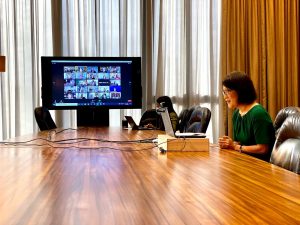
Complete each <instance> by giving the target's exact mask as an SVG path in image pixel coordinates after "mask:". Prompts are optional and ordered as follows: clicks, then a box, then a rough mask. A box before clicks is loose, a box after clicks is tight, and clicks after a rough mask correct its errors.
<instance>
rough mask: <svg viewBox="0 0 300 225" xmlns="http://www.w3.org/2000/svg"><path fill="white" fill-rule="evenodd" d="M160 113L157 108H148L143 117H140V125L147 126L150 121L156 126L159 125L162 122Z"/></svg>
mask: <svg viewBox="0 0 300 225" xmlns="http://www.w3.org/2000/svg"><path fill="white" fill-rule="evenodd" d="M159 117H160V115H159V114H158V113H157V112H156V109H148V110H146V111H145V112H144V113H143V115H142V117H141V119H140V123H139V126H145V125H147V124H149V123H151V124H152V125H154V126H155V127H159V126H160V124H159V122H160V118H159Z"/></svg>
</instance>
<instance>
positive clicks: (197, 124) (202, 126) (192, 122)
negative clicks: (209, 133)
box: [186, 106, 211, 133]
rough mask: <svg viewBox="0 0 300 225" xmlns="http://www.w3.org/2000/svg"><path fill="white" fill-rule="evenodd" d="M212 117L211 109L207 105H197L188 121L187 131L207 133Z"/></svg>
mask: <svg viewBox="0 0 300 225" xmlns="http://www.w3.org/2000/svg"><path fill="white" fill-rule="evenodd" d="M210 118H211V111H210V110H209V109H208V108H206V107H201V106H197V107H195V108H194V110H193V112H192V114H191V116H190V119H189V121H188V123H187V129H186V131H187V132H200V133H205V132H206V130H207V127H208V124H209V121H210Z"/></svg>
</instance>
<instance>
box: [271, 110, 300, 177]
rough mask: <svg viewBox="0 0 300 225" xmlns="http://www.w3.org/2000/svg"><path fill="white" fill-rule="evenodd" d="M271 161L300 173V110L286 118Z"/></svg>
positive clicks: (278, 135)
mask: <svg viewBox="0 0 300 225" xmlns="http://www.w3.org/2000/svg"><path fill="white" fill-rule="evenodd" d="M270 162H271V163H273V164H275V165H277V166H280V167H283V168H285V169H287V170H290V171H293V172H295V173H298V174H300V112H299V113H294V114H293V115H291V116H289V117H287V118H286V119H285V120H284V122H283V124H282V125H281V127H280V130H279V132H278V134H277V138H276V141H275V144H274V147H273V150H272V153H271V158H270Z"/></svg>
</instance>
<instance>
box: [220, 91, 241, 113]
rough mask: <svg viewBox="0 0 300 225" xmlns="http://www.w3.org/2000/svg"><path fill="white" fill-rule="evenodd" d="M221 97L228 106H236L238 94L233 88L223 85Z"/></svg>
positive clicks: (232, 107) (233, 107) (231, 107)
mask: <svg viewBox="0 0 300 225" xmlns="http://www.w3.org/2000/svg"><path fill="white" fill-rule="evenodd" d="M223 97H224V100H225V102H226V103H227V106H228V108H230V109H235V108H236V107H237V106H238V94H237V92H236V91H235V90H231V89H229V88H227V87H225V86H223Z"/></svg>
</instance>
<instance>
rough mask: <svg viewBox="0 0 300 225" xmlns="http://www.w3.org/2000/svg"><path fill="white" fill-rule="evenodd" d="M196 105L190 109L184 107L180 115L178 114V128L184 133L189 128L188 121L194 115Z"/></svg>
mask: <svg viewBox="0 0 300 225" xmlns="http://www.w3.org/2000/svg"><path fill="white" fill-rule="evenodd" d="M194 109H195V107H191V108H190V109H183V110H182V111H181V112H180V114H179V116H178V121H179V124H178V130H179V131H180V132H181V133H183V132H186V130H187V126H188V122H189V120H190V117H191V115H192V112H193V111H194Z"/></svg>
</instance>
